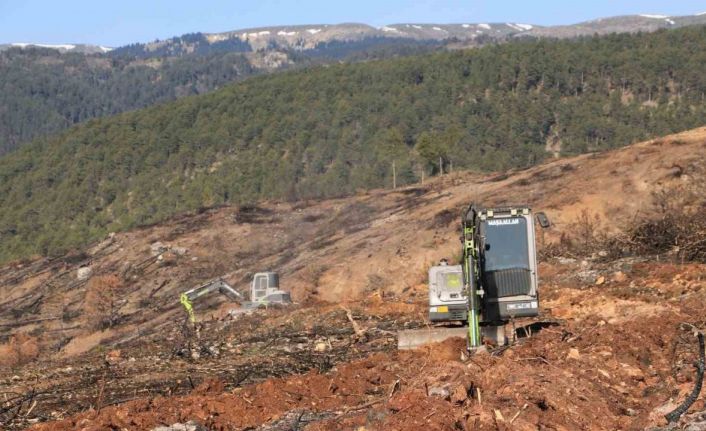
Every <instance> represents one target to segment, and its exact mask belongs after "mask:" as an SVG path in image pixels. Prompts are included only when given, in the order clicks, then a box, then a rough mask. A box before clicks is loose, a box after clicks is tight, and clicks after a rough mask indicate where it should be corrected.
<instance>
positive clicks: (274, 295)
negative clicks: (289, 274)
mask: <svg viewBox="0 0 706 431" xmlns="http://www.w3.org/2000/svg"><path fill="white" fill-rule="evenodd" d="M250 301H252V302H253V303H254V304H289V303H291V302H292V297H291V295H290V294H289V292H285V291H283V290H280V288H279V275H278V274H277V273H276V272H258V273H257V274H255V276H253V279H252V283H251V284H250Z"/></svg>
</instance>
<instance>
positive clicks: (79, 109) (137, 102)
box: [0, 33, 440, 156]
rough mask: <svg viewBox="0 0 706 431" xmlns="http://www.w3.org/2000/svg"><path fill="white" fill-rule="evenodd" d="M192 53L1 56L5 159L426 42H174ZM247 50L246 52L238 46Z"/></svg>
mask: <svg viewBox="0 0 706 431" xmlns="http://www.w3.org/2000/svg"><path fill="white" fill-rule="evenodd" d="M181 41H184V42H185V43H192V44H193V43H194V41H201V43H198V44H196V45H193V49H192V50H191V52H182V51H176V52H175V51H174V50H173V49H172V50H167V48H163V49H157V50H151V51H150V50H147V49H146V48H145V47H144V45H140V44H134V45H128V46H125V47H122V48H119V49H116V50H114V51H112V52H110V53H108V54H82V53H60V52H58V51H56V50H54V49H46V48H37V47H34V48H25V49H20V48H12V49H8V50H5V51H0V156H2V155H3V154H6V153H8V152H10V151H12V150H14V149H16V148H17V147H19V146H21V145H22V144H24V143H27V142H29V141H31V140H33V139H35V138H38V137H40V136H47V135H51V134H54V133H56V132H59V131H62V130H64V129H66V128H68V127H70V126H73V125H75V124H77V123H81V122H83V121H86V120H89V119H92V118H100V117H106V116H110V115H115V114H119V113H122V112H125V111H130V110H134V109H139V108H145V107H148V106H151V105H154V104H156V103H164V102H169V101H172V100H175V99H178V98H181V97H185V96H190V95H196V94H204V93H207V92H209V91H213V90H215V89H218V88H220V87H222V86H224V85H225V84H229V83H232V82H235V81H240V80H242V79H245V78H249V77H251V76H253V75H257V74H262V73H265V72H272V71H279V70H283V69H296V68H303V67H308V66H313V65H317V64H326V63H331V62H338V61H349V62H353V61H365V60H370V59H380V58H390V57H396V56H405V55H413V54H418V53H421V52H425V51H431V50H434V49H437V48H439V47H440V44H437V43H433V42H429V41H426V42H425V41H414V40H410V39H390V38H384V39H383V38H367V39H365V40H361V41H358V42H347V43H343V42H328V43H320V44H318V45H317V46H316V47H315V48H314V49H309V50H307V51H306V52H302V51H297V50H290V49H274V48H273V49H274V53H272V52H250V50H249V49H246V47H248V45H244V44H242V43H240V44H239V43H238V39H232V40H228V41H223V42H218V43H212V44H209V43H206V42H205V39H204V36H203V35H202V34H200V33H196V34H193V35H184V36H181V37H178V38H173V39H172V40H171V42H174V44H175V45H167V46H169V47H172V48H174V47H175V46H177V47H178V46H180V45H178V44H177V42H181ZM241 45H243V46H241Z"/></svg>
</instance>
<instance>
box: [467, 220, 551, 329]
mask: <svg viewBox="0 0 706 431" xmlns="http://www.w3.org/2000/svg"><path fill="white" fill-rule="evenodd" d="M475 229H477V234H476V235H477V241H478V262H476V266H477V267H478V268H479V270H480V271H479V274H480V277H478V281H479V283H478V284H479V288H480V289H479V292H482V305H483V306H482V310H481V315H482V317H481V321H482V322H483V323H491V324H503V323H504V322H506V321H508V320H510V319H513V318H515V317H533V316H537V315H538V314H539V303H538V291H537V258H536V255H537V252H536V249H535V233H534V220H533V218H532V212H531V210H530V209H529V207H526V206H517V207H507V208H488V209H480V210H478V211H477V213H476V220H475Z"/></svg>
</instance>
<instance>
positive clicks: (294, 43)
mask: <svg viewBox="0 0 706 431" xmlns="http://www.w3.org/2000/svg"><path fill="white" fill-rule="evenodd" d="M698 24H706V12H703V13H698V14H694V15H661V14H647V13H644V14H633V15H618V16H611V17H603V18H596V19H592V20H587V21H581V22H578V23H573V24H559V25H538V24H524V23H516V22H488V23H446V24H439V23H397V24H386V25H383V26H379V27H375V26H372V25H369V24H365V23H355V22H348V23H338V24H297V25H275V26H258V27H245V28H239V29H235V30H228V31H222V32H196V33H185V34H182V35H180V36H174V37H171V38H167V39H164V40H159V39H156V40H154V41H151V42H135V43H132V44H127V45H122V46H117V47H106V46H102V45H89V44H75V45H74V44H61V45H50V44H42V43H9V44H0V50H2V49H8V48H11V47H17V46H20V47H26V46H37V47H50V48H51V47H55V48H56V49H58V50H60V51H62V52H67V51H73V52H84V53H88V54H95V53H109V52H111V51H115V53H116V54H118V53H121V52H124V51H125V48H127V47H135V46H141V47H143V48H144V50H145V51H146V52H154V51H160V48H161V47H164V46H165V45H168V44H170V43H175V42H176V41H178V40H182V39H183V38H185V37H188V36H191V35H202V36H203V37H204V41H205V42H206V43H209V44H214V43H219V42H224V41H228V40H239V41H241V42H243V43H246V44H248V45H249V46H250V49H252V50H257V49H267V48H268V47H270V46H271V43H273V42H274V43H276V44H278V46H279V47H288V48H295V49H301V50H306V49H313V48H315V47H316V44H318V43H326V42H331V41H354V40H360V39H361V38H366V37H382V38H406V39H414V40H436V41H443V40H449V39H456V40H458V41H461V42H473V41H474V40H476V39H479V38H481V37H485V38H490V39H493V40H496V39H502V38H506V37H528V36H531V37H556V38H570V37H579V36H587V35H593V34H599V35H602V34H610V33H631V32H638V31H643V32H649V31H656V30H659V29H663V28H679V27H683V26H687V25H698ZM175 52H177V53H178V54H179V55H183V54H188V53H189V52H190V50H189V48H188V47H187V48H186V49H184V50H183V52H179V51H178V50H175Z"/></svg>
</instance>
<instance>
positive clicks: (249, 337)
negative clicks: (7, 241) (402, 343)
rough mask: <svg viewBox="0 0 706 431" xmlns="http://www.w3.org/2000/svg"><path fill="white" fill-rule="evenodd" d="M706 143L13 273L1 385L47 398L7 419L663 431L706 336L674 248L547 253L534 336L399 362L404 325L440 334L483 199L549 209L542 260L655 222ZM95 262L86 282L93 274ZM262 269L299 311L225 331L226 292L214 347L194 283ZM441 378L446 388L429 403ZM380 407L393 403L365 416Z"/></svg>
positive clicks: (612, 155) (182, 221)
mask: <svg viewBox="0 0 706 431" xmlns="http://www.w3.org/2000/svg"><path fill="white" fill-rule="evenodd" d="M705 150H706V128H701V129H697V130H692V131H690V132H685V133H681V134H678V135H673V136H667V137H664V138H661V139H656V140H653V141H647V142H643V143H639V144H635V145H631V146H628V147H626V148H623V149H619V150H614V151H608V152H603V153H596V154H587V155H581V156H576V157H572V158H566V159H561V160H556V161H551V162H547V163H544V164H541V165H540V166H536V167H532V168H529V169H522V170H516V171H510V172H503V173H494V174H487V175H481V174H469V173H455V174H453V175H447V176H444V177H443V178H435V179H433V180H431V181H427V182H426V183H425V184H423V185H421V184H420V185H414V186H408V187H404V188H401V189H399V190H396V191H391V190H373V191H370V192H366V193H360V194H359V195H357V196H353V197H348V198H342V199H331V200H321V201H308V202H298V203H285V202H265V203H262V204H260V205H258V206H246V207H235V206H229V207H223V208H218V209H212V210H209V211H205V212H204V213H202V214H198V215H192V216H183V217H178V218H175V219H171V220H169V221H167V222H165V223H162V224H159V225H155V226H150V227H145V228H141V229H135V230H131V231H129V232H124V233H119V234H116V235H114V236H111V237H109V238H106V239H104V240H103V241H101V242H99V243H96V244H93V245H92V246H91V247H89V248H86V249H84V250H82V251H81V252H80V253H72V254H68V255H64V256H61V257H60V258H57V259H39V260H35V261H31V262H25V263H22V264H19V263H15V264H12V265H4V266H2V267H0V298H2V302H1V303H0V349H5V350H3V351H5V352H7V351H8V346H9V347H13V346H17V345H20V346H25V348H24V349H22V348H19V349H17V350H19V351H20V352H25V353H24V356H25V358H24V360H25V361H26V362H27V363H26V364H24V365H22V364H21V363H9V365H8V363H7V362H6V363H5V364H4V366H3V365H2V364H0V383H2V384H3V385H4V386H5V387H6V388H7V389H6V390H7V391H11V392H13V393H14V394H17V395H18V396H19V397H20V398H19V399H23V398H22V397H24V396H26V397H30V396H32V397H33V398H32V402H34V401H36V402H37V403H36V405H35V406H34V407H33V408H32V411H31V412H28V410H29V407H30V406H31V402H26V401H25V402H24V404H21V403H20V404H19V408H18V407H17V406H18V401H17V400H18V399H16V398H10V399H9V401H0V403H5V404H0V406H2V407H6V406H11V407H13V408H12V409H11V410H10V413H9V414H4V413H2V412H0V421H2V420H5V419H7V418H13V421H12V422H8V423H7V424H12V425H13V427H16V428H20V427H21V425H29V424H30V423H31V422H28V420H40V421H42V422H44V421H50V422H48V423H47V424H43V425H38V426H37V427H36V429H41V430H56V429H59V430H73V429H81V428H85V427H89V426H95V427H97V428H99V429H101V428H110V427H114V428H128V429H129V428H135V429H152V428H154V427H156V426H159V425H165V424H166V425H171V424H173V423H178V422H181V423H183V422H187V421H189V420H196V421H199V422H200V423H202V424H203V425H205V426H207V427H210V428H223V429H239V428H241V429H242V428H248V427H251V428H254V429H258V428H257V427H259V426H274V425H277V424H278V423H279V425H278V426H279V427H280V428H279V429H293V427H292V426H289V428H287V425H283V424H282V423H280V421H284V420H285V419H286V420H290V419H292V418H290V419H287V418H289V416H290V415H295V416H297V415H299V416H298V417H299V419H301V418H302V417H306V418H308V419H307V420H306V422H307V425H306V426H308V427H309V428H305V429H310V430H312V429H313V430H317V429H318V430H327V429H347V428H354V429H355V428H356V427H358V426H363V425H365V426H367V427H368V428H369V429H381V430H382V429H421V428H425V429H450V428H453V427H460V425H458V426H457V425H455V424H456V423H462V424H464V426H465V427H466V429H497V425H496V423H497V419H496V420H494V417H497V414H495V413H494V411H495V410H499V411H501V412H502V414H503V415H504V417H505V419H504V420H505V421H509V420H510V419H511V418H513V416H515V414H516V413H517V412H518V411H521V414H520V415H518V416H517V418H516V421H515V422H514V427H516V428H518V429H536V428H537V426H538V425H540V424H541V425H542V426H545V427H547V428H555V429H561V428H565V429H581V428H586V429H605V430H615V429H643V428H645V427H647V426H650V425H657V424H660V423H663V421H664V419H663V418H662V415H663V414H664V413H665V412H666V411H668V410H670V409H672V408H674V407H675V406H676V404H677V403H678V401H681V400H682V399H683V398H684V397H685V394H686V393H687V392H688V391H690V390H691V388H692V387H693V375H694V371H693V367H692V366H691V365H690V364H691V362H690V360H691V359H693V358H694V342H693V338H694V337H693V336H691V335H690V334H689V333H688V332H684V331H682V330H681V329H680V326H679V323H680V322H689V323H694V324H697V325H703V323H704V322H703V307H704V304H706V284H705V283H704V280H705V279H706V266H705V265H703V264H701V265H699V264H697V263H689V262H686V263H683V262H680V263H674V262H673V261H672V260H670V255H669V253H671V252H672V251H673V250H671V249H669V248H668V249H665V250H662V251H663V252H665V253H662V254H660V255H658V256H656V257H650V256H623V257H621V258H616V259H612V258H610V259H609V258H605V257H601V256H602V255H601V254H600V253H596V254H595V255H594V256H591V255H590V254H591V253H586V254H584V255H581V256H580V257H579V258H578V259H575V258H571V257H570V255H562V256H560V258H558V259H547V258H543V259H542V263H541V265H540V268H539V271H540V274H539V275H540V280H541V283H542V284H541V298H542V299H541V306H542V316H541V318H540V320H539V322H541V323H539V322H534V323H535V325H534V326H531V327H528V328H527V329H526V331H527V332H522V329H520V328H521V326H523V325H525V324H529V322H518V323H517V324H518V332H519V333H521V334H522V336H524V335H526V334H528V333H531V334H532V336H531V337H528V338H522V339H520V340H519V342H518V343H517V344H516V345H514V346H513V347H511V348H508V349H503V348H501V349H497V350H494V351H493V353H492V355H488V354H485V355H482V354H481V355H476V356H474V357H472V358H470V359H469V358H468V356H462V354H461V352H462V351H463V350H464V348H465V343H464V342H463V341H462V340H452V341H450V342H448V343H444V344H441V345H435V346H433V347H432V348H430V349H427V350H420V351H417V352H395V331H396V330H398V329H402V328H410V327H412V328H414V327H422V326H425V325H426V324H427V323H426V322H425V319H424V315H425V311H426V300H427V291H426V285H425V281H426V277H427V270H428V267H429V265H431V264H433V263H435V262H438V260H439V259H441V258H443V257H445V258H449V259H451V260H452V261H453V259H455V258H456V257H457V256H458V249H459V243H458V229H459V227H458V217H459V213H460V210H461V208H463V207H464V206H466V205H467V204H468V203H469V202H470V201H473V200H476V201H479V202H483V203H488V204H503V203H517V202H526V203H528V204H530V205H531V206H532V207H533V208H535V209H536V210H544V211H545V212H546V213H547V214H548V216H549V217H550V219H551V220H552V221H553V226H552V227H551V228H550V229H549V230H547V231H544V234H542V235H540V236H539V237H538V242H539V246H540V251H541V252H542V256H546V254H545V252H546V251H547V249H548V248H547V244H550V243H556V242H558V241H561V238H562V237H565V236H567V237H570V238H575V239H579V240H581V238H582V235H583V234H582V233H581V230H582V229H583V228H584V227H585V222H584V221H583V219H582V215H583V214H588V215H589V216H590V218H591V220H594V219H595V220H596V221H595V230H596V232H595V233H596V234H602V233H607V234H609V236H613V235H615V234H616V233H618V232H620V231H622V230H625V229H626V228H627V227H629V226H630V225H631V224H632V223H633V221H634V220H635V219H636V217H637V216H648V218H657V219H659V217H660V213H659V212H657V209H658V208H659V207H660V204H661V203H662V202H660V201H659V200H657V201H655V199H654V197H655V196H659V193H660V192H662V191H667V192H670V193H672V194H673V193H674V192H675V191H678V190H682V188H683V187H686V186H693V185H700V184H703V182H704V180H706V165H705V161H704V158H703V154H704V151H705ZM699 199H700V200H699V201H698V202H696V201H695V202H693V203H694V204H702V203H703V202H704V195H703V194H702V195H701V196H700V198H699ZM695 210H697V211H699V209H698V208H696V209H695ZM606 244H608V243H605V244H604V245H606ZM85 266H88V267H90V268H91V270H92V271H93V272H92V277H91V278H89V279H88V280H80V279H78V278H77V275H78V270H79V268H81V267H85ZM264 269H272V270H277V271H279V272H280V274H281V276H282V287H283V288H285V289H287V290H290V291H291V292H292V293H293V297H294V299H295V301H296V302H297V304H296V305H295V306H293V307H292V308H291V309H274V310H272V309H271V310H269V311H262V312H260V313H256V314H255V315H251V316H244V317H240V318H236V319H231V318H230V317H228V311H229V310H230V309H232V308H233V307H234V306H235V305H234V304H233V303H231V302H228V301H226V300H225V299H224V298H223V297H221V296H220V295H215V296H213V297H209V298H205V299H204V300H203V301H201V302H199V303H198V304H197V305H196V310H195V311H196V315H197V316H198V318H199V321H200V322H201V331H200V336H195V335H194V334H191V335H189V333H188V332H185V331H184V326H183V323H184V319H185V313H184V311H183V309H182V308H181V306H180V304H179V303H178V295H179V293H180V292H182V291H184V290H186V289H188V288H190V287H193V286H195V285H198V284H200V283H202V282H203V281H205V280H209V279H211V278H215V277H219V276H223V277H225V278H226V280H227V281H229V282H230V283H231V284H232V285H234V286H236V287H237V288H238V289H240V290H242V291H245V290H246V288H247V287H246V286H247V282H248V280H249V278H250V276H251V275H252V274H253V273H254V272H257V271H262V270H264ZM102 277H116V278H117V279H118V280H120V281H119V284H118V286H119V289H118V290H117V293H116V296H115V297H114V300H115V302H114V304H115V305H114V307H113V310H112V313H113V314H114V319H113V322H112V326H111V325H109V324H106V323H105V321H101V320H100V319H97V318H96V317H97V316H96V314H95V310H94V309H93V308H92V307H93V306H94V305H95V301H94V300H92V299H91V295H90V294H89V291H91V290H95V286H96V284H95V283H96V280H100V279H102ZM98 286H99V287H100V285H98ZM339 303H343V304H344V306H345V307H347V308H348V309H350V310H352V316H353V317H352V318H353V319H354V320H355V321H356V322H357V324H358V325H359V326H360V327H361V328H363V330H364V331H365V336H364V337H357V336H356V334H355V332H354V330H353V329H352V327H351V323H350V321H349V320H348V317H347V313H346V312H345V310H343V309H341V308H340V307H339ZM99 317H101V318H103V319H104V318H105V317H106V316H105V315H103V316H99ZM508 331H509V329H508ZM12 336H15V337H25V338H16V339H15V341H14V343H15V344H13V341H11V340H12ZM27 337H29V338H27ZM22 339H27V341H25V342H24V343H22V344H20V343H19V341H17V340H22ZM29 347H35V348H36V350H32V349H29ZM12 351H13V350H12V349H10V352H12ZM33 352H36V356H32V355H31V354H32V353H33ZM2 359H3V360H4V361H8V360H9V359H11V357H10V356H8V355H6V356H3V357H2ZM20 359H22V358H20ZM19 362H21V361H19ZM38 375H41V376H43V378H39V379H37V376H38ZM214 379H218V381H214ZM396 381H397V382H398V383H395V382H396ZM458 385H461V386H462V388H463V390H462V391H461V393H459V391H458V390H457V388H458ZM447 386H448V388H449V390H450V392H452V393H455V395H453V396H452V397H449V398H448V399H445V398H444V397H443V396H437V395H433V394H432V392H433V390H432V388H436V387H447ZM194 387H198V389H196V390H194ZM471 388H475V389H473V390H471ZM478 388H480V391H481V392H482V396H481V398H482V402H478V401H477V397H478V395H477V393H478ZM466 391H470V392H469V393H466ZM567 391H570V393H571V394H572V396H568V397H567V396H566V394H567V393H569V392H567ZM13 396H14V395H13ZM27 399H29V398H27ZM368 403H373V404H370V405H368ZM525 405H526V407H524V406H525ZM361 406H362V407H361ZM101 407H102V408H101ZM369 408H374V409H375V411H378V412H379V413H376V416H375V417H374V418H372V419H371V418H370V417H369V416H368V411H369V410H370V409H369ZM695 408H696V409H697V410H696V411H700V410H703V408H704V405H703V402H702V401H699V402H697V404H696V405H695ZM699 409H700V410H699ZM15 411H20V412H21V413H22V414H20V415H14V416H13V413H14V412H15ZM434 412H436V413H434ZM432 413H434V415H432V416H429V415H430V414H432ZM437 415H438V417H436V416H437ZM430 419H431V420H430ZM54 420H59V422H51V421H54ZM0 425H2V424H1V423H0ZM304 425H305V424H302V427H304ZM262 429H263V430H264V429H266V428H262ZM275 429H278V428H275ZM461 429H463V428H461Z"/></svg>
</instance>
